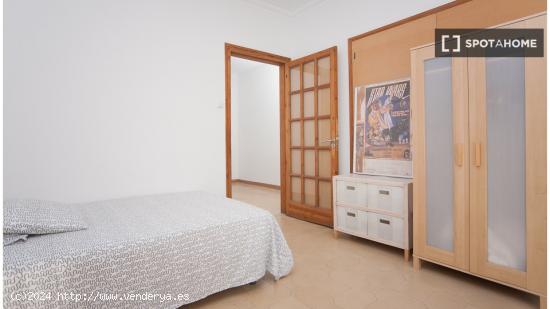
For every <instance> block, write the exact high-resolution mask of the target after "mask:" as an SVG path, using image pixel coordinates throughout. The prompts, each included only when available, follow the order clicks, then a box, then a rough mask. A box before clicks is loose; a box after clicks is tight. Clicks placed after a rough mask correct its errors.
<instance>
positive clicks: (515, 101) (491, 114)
mask: <svg viewBox="0 0 550 309" xmlns="http://www.w3.org/2000/svg"><path fill="white" fill-rule="evenodd" d="M485 63H486V65H485V74H486V109H487V221H488V222H487V226H488V228H487V232H488V240H487V245H488V246H487V247H488V259H489V261H490V262H491V263H495V264H499V265H503V266H508V267H512V268H515V269H518V270H521V271H525V270H526V262H525V261H526V249H525V59H524V58H487V59H486V61H485Z"/></svg>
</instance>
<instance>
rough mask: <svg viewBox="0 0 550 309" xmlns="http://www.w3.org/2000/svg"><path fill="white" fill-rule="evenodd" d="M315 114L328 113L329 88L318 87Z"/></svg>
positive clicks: (322, 114)
mask: <svg viewBox="0 0 550 309" xmlns="http://www.w3.org/2000/svg"><path fill="white" fill-rule="evenodd" d="M317 101H318V102H319V103H318V104H319V105H318V107H317V114H318V115H319V116H325V115H330V88H324V89H320V90H319V91H318V92H317Z"/></svg>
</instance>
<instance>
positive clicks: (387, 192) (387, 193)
mask: <svg viewBox="0 0 550 309" xmlns="http://www.w3.org/2000/svg"><path fill="white" fill-rule="evenodd" d="M378 193H380V194H384V195H390V191H388V190H378Z"/></svg>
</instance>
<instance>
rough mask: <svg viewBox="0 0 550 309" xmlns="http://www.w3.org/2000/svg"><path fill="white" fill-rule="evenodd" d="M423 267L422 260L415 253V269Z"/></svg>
mask: <svg viewBox="0 0 550 309" xmlns="http://www.w3.org/2000/svg"><path fill="white" fill-rule="evenodd" d="M421 267H422V260H420V259H419V258H418V257H417V256H414V255H413V268H414V270H420V268H421Z"/></svg>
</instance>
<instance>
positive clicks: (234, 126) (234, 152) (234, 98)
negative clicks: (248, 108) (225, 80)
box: [231, 57, 241, 179]
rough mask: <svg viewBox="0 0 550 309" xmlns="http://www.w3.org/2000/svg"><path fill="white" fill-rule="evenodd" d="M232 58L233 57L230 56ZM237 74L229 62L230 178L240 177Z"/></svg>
mask: <svg viewBox="0 0 550 309" xmlns="http://www.w3.org/2000/svg"><path fill="white" fill-rule="evenodd" d="M232 59H234V58H233V57H232ZM240 81H241V80H240V78H239V74H237V73H236V72H235V69H234V63H231V179H240V173H239V161H240V160H239V153H240V152H239V127H238V126H239V105H240V104H238V102H239V89H240V87H239V86H240Z"/></svg>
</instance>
